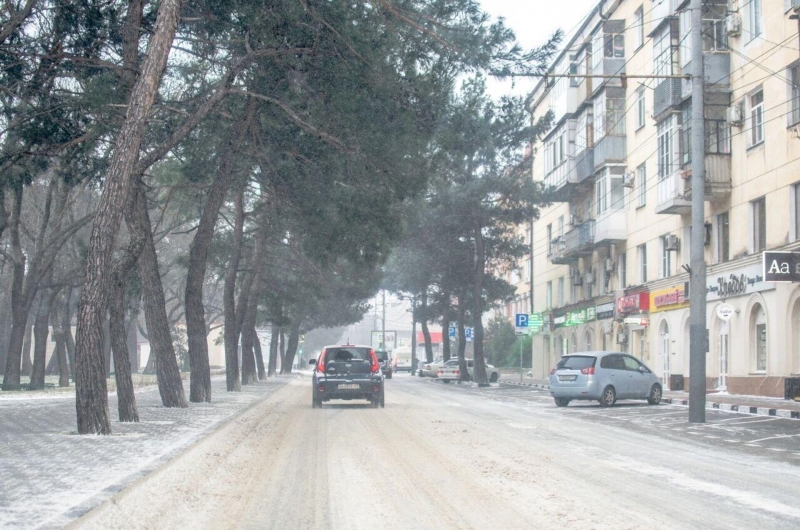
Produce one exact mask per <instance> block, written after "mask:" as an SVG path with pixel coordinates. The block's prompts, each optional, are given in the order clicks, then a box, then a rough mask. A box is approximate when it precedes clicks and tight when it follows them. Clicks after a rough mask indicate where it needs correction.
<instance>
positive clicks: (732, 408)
mask: <svg viewBox="0 0 800 530" xmlns="http://www.w3.org/2000/svg"><path fill="white" fill-rule="evenodd" d="M661 402H662V403H669V404H670V405H684V406H688V405H689V400H688V399H675V398H663V399H662V400H661ZM706 408H707V409H717V410H725V411H729V412H738V413H740V414H753V415H756V416H776V417H779V418H788V419H795V420H797V419H800V411H798V410H790V409H779V408H769V407H752V406H750V405H737V404H732V403H718V402H716V401H709V402H706Z"/></svg>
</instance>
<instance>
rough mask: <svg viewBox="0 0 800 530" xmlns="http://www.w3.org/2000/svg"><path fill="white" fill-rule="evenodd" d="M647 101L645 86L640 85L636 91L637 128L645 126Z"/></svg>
mask: <svg viewBox="0 0 800 530" xmlns="http://www.w3.org/2000/svg"><path fill="white" fill-rule="evenodd" d="M645 112H646V111H645V101H644V87H639V89H638V90H637V91H636V128H637V129H641V128H642V127H644V121H645V116H646V114H645Z"/></svg>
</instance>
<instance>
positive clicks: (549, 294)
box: [544, 281, 553, 309]
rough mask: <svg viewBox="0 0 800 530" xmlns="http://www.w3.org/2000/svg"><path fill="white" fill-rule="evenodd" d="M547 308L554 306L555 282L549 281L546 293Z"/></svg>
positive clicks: (545, 302)
mask: <svg viewBox="0 0 800 530" xmlns="http://www.w3.org/2000/svg"><path fill="white" fill-rule="evenodd" d="M544 304H545V309H552V308H553V282H552V281H549V282H547V287H546V290H545V294H544Z"/></svg>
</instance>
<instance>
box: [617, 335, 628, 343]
mask: <svg viewBox="0 0 800 530" xmlns="http://www.w3.org/2000/svg"><path fill="white" fill-rule="evenodd" d="M626 342H628V335H627V334H626V333H617V344H625V343H626Z"/></svg>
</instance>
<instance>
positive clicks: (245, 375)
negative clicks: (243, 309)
mask: <svg viewBox="0 0 800 530" xmlns="http://www.w3.org/2000/svg"><path fill="white" fill-rule="evenodd" d="M256 305H257V304H256V303H255V297H253V303H250V304H248V307H247V314H246V315H245V321H244V326H243V328H242V329H243V331H242V384H243V385H251V384H253V383H255V382H256V381H258V372H257V370H256V362H257V359H256V356H255V354H254V351H253V350H254V348H255V344H254V343H255V342H257V341H258V337H257V336H256V307H255V306H256ZM263 370H264V361H263V360H262V361H261V371H262V372H263Z"/></svg>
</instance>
